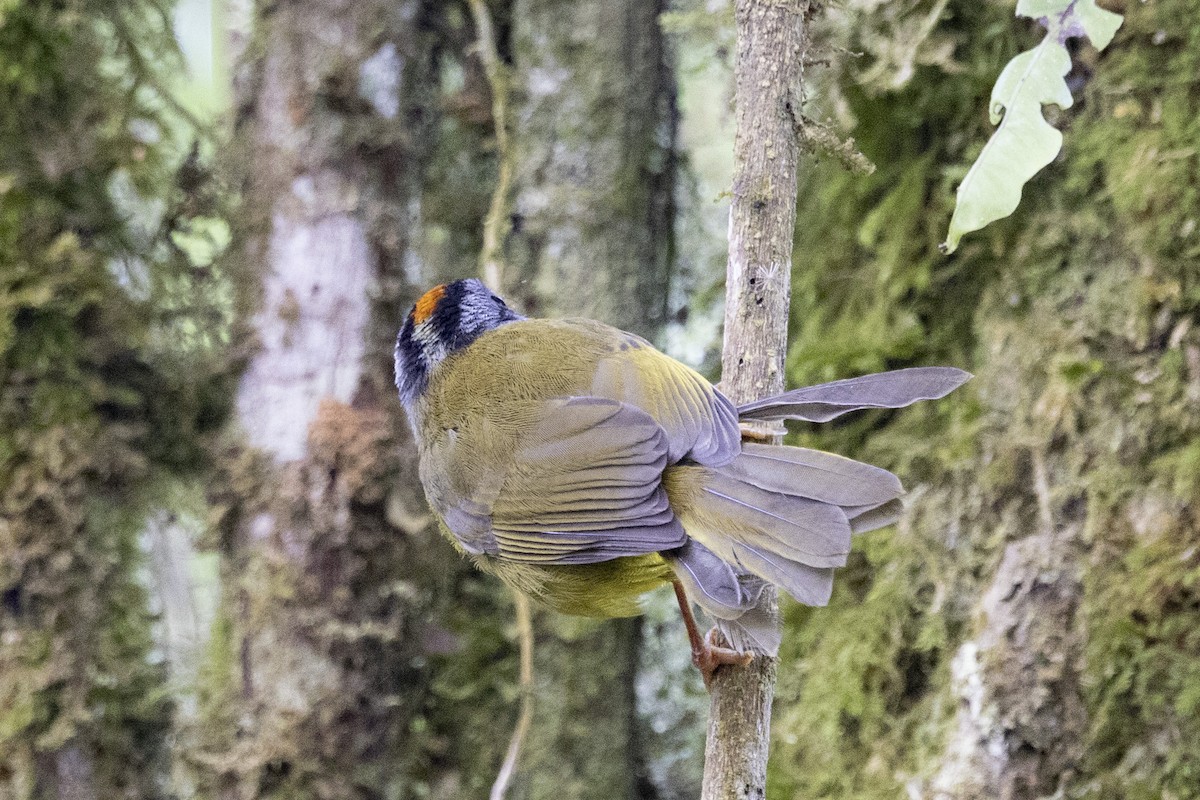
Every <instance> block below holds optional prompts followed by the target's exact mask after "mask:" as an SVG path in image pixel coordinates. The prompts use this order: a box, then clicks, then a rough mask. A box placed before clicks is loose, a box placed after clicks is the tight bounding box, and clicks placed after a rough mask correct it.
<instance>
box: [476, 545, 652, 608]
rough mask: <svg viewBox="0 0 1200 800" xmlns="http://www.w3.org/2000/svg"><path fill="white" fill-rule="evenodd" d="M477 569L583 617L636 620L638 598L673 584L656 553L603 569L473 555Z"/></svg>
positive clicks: (616, 561)
mask: <svg viewBox="0 0 1200 800" xmlns="http://www.w3.org/2000/svg"><path fill="white" fill-rule="evenodd" d="M472 560H473V561H474V562H475V565H476V566H477V567H479V568H480V569H482V570H483V571H485V572H490V573H492V574H493V575H495V576H497V577H498V578H500V579H501V580H502V581H504V582H505V583H507V584H508V585H509V586H512V587H513V588H515V589H516V590H517V591H520V592H524V593H525V594H527V595H529V596H530V597H532V598H533V599H534V600H537V601H539V602H541V603H543V604H545V605H547V606H549V607H550V608H553V609H554V610H556V611H561V612H562V613H564V614H575V615H577V616H581V617H633V616H637V615H638V614H640V613H642V608H641V606H640V604H639V603H638V597H640V596H641V595H643V594H645V593H646V592H649V591H651V590H652V589H657V588H658V587H659V586H662V585H664V584H667V583H670V582H671V581H672V580H673V579H674V573H672V572H671V568H670V567H669V566H668V565H667V562H666V561H664V560H663V559H662V557H661V556H660V555H658V554H657V553H650V554H649V555H644V556H630V557H628V558H616V559H613V560H612V561H602V562H600V563H598V564H578V565H563V566H544V567H542V566H534V565H530V564H517V563H513V562H511V561H502V560H500V559H496V558H490V557H488V556H473V557H472Z"/></svg>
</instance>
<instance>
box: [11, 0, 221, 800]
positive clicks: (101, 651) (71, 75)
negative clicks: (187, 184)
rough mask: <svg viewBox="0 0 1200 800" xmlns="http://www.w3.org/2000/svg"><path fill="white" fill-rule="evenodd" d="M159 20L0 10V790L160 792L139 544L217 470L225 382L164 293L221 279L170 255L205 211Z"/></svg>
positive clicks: (162, 702) (163, 744) (92, 796)
mask: <svg viewBox="0 0 1200 800" xmlns="http://www.w3.org/2000/svg"><path fill="white" fill-rule="evenodd" d="M160 11H161V9H160V8H159V7H158V5H157V4H155V3H150V2H130V3H122V4H112V3H101V2H78V3H70V4H53V3H17V4H6V5H5V7H4V8H3V10H2V11H0V108H2V109H3V111H2V112H0V798H3V799H4V800H60V799H61V800H103V799H105V798H129V799H130V800H154V799H155V798H163V797H166V796H167V793H166V791H165V789H164V783H165V776H166V772H167V766H168V765H167V755H168V748H167V741H168V738H169V734H170V722H171V713H172V706H171V701H170V699H169V694H168V691H167V685H168V674H167V668H166V665H165V664H164V663H163V660H162V658H161V653H158V652H156V650H155V648H154V639H153V636H152V632H153V626H154V624H155V620H154V617H153V614H152V611H151V608H150V606H149V603H148V598H147V594H146V591H145V587H144V585H143V581H142V577H143V570H144V567H145V559H144V553H143V551H142V541H141V534H142V530H143V523H144V521H145V517H146V514H147V513H148V512H149V510H150V509H151V508H152V507H153V506H154V504H155V502H156V501H157V500H160V499H161V489H162V486H163V485H164V484H166V483H169V482H170V481H171V480H173V479H174V478H175V477H177V476H179V475H181V474H186V473H188V472H189V471H191V470H194V469H196V468H197V465H199V464H202V463H203V452H202V449H201V447H200V444H199V436H198V435H199V434H200V433H202V432H203V429H204V428H205V425H206V422H205V420H208V421H212V420H220V419H221V418H223V416H224V413H225V411H226V410H227V408H228V406H227V403H225V402H223V400H222V399H221V398H220V395H221V394H222V392H223V391H224V390H226V389H227V388H228V387H227V385H225V383H223V382H222V381H221V380H220V379H219V377H214V376H212V375H210V374H208V372H207V369H208V367H209V366H211V364H210V363H209V362H208V361H207V360H206V358H205V357H204V355H202V354H200V353H198V352H197V350H196V349H195V347H194V346H195V344H196V342H195V341H194V340H193V341H185V339H184V338H182V337H180V336H179V329H178V327H177V324H178V323H180V322H181V321H183V322H186V323H187V324H188V325H191V326H193V330H195V326H196V324H197V323H198V322H199V321H201V320H205V319H207V317H205V316H203V315H199V316H196V315H194V313H193V312H195V311H196V309H195V307H194V306H193V304H191V303H189V302H188V298H185V297H181V296H179V295H174V296H170V297H165V296H164V295H166V294H169V293H170V290H168V291H166V292H164V287H171V290H175V291H178V292H180V293H181V294H185V295H186V294H189V293H190V292H192V291H195V292H196V293H197V295H201V296H202V295H204V294H205V293H206V292H208V291H209V290H210V289H213V288H214V287H213V282H209V281H206V280H205V279H203V278H201V277H198V274H197V271H195V270H193V269H192V266H193V265H192V264H191V263H189V262H187V261H186V260H185V259H183V258H181V257H180V254H179V253H178V252H177V251H176V250H175V249H173V248H172V245H171V241H172V240H171V236H172V235H173V234H175V233H178V232H179V228H177V227H176V226H177V225H178V226H180V227H182V228H186V227H187V223H188V221H189V211H190V212H191V213H195V212H201V213H204V212H207V211H209V209H207V208H206V207H205V203H204V201H203V200H202V199H197V200H195V202H193V203H192V204H191V205H188V206H187V208H184V207H183V204H181V203H180V200H179V198H178V195H177V194H176V193H175V192H173V189H174V188H176V186H177V183H176V180H175V179H176V177H177V175H176V174H175V172H174V170H175V168H176V167H177V166H178V160H177V156H178V154H177V153H176V152H174V151H173V149H172V147H173V145H172V144H171V143H169V142H167V141H166V140H167V139H169V138H170V137H169V135H168V131H171V130H172V129H173V126H175V125H178V124H179V123H180V119H179V118H178V117H177V116H176V112H177V111H178V108H177V107H176V106H173V105H172V103H171V101H170V98H169V97H167V96H165V95H164V94H163V93H162V90H161V87H162V85H163V83H162V77H163V76H162V75H161V74H160V73H159V72H158V70H159V69H162V68H164V67H168V66H169V67H177V65H178V62H177V61H176V60H174V57H175V55H176V53H175V51H174V50H173V42H172V38H171V31H170V29H169V24H164V23H166V22H167V20H165V19H164V17H163V16H162V15H161V14H160ZM164 71H165V69H164ZM174 129H175V130H178V129H177V128H174ZM166 300H172V301H175V305H174V307H173V315H172V314H168V313H165V312H164V306H165V305H166V303H165V302H164V301H166ZM201 304H203V301H201ZM206 310H208V309H206Z"/></svg>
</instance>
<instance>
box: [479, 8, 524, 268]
mask: <svg viewBox="0 0 1200 800" xmlns="http://www.w3.org/2000/svg"><path fill="white" fill-rule="evenodd" d="M469 2H470V5H471V16H472V18H473V19H474V20H475V30H476V33H477V37H478V38H477V47H478V49H479V59H480V60H481V61H482V62H483V69H484V72H486V73H487V79H488V85H489V87H490V88H491V91H492V124H493V127H494V128H495V130H496V162H497V167H498V169H497V176H496V188H495V189H494V190H493V191H492V202H491V204H490V205H489V206H488V213H487V218H486V219H485V220H484V223H483V248H482V249H481V250H480V252H479V265H480V269H481V270H482V272H483V280H484V283H486V284H487V285H488V286H489V287H491V288H492V289H493V290H495V291H499V290H500V289H501V288H502V286H503V281H504V257H503V255H502V247H503V245H504V237H505V236H506V235H507V234H508V208H507V206H508V194H509V191H510V190H511V186H512V174H513V158H512V148H511V147H510V145H509V139H508V89H509V83H508V70H507V68H506V67H505V65H504V62H502V61H501V60H500V52H499V50H498V49H497V48H496V36H495V33H494V29H493V26H492V14H491V12H490V11H489V10H488V7H487V3H486V2H485V0H469Z"/></svg>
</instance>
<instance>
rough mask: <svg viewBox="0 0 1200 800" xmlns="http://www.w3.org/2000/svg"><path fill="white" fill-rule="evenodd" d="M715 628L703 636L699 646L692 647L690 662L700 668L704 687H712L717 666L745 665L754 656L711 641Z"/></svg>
mask: <svg viewBox="0 0 1200 800" xmlns="http://www.w3.org/2000/svg"><path fill="white" fill-rule="evenodd" d="M716 632H717V629H716V628H713V629H712V630H710V631H709V632H708V635H707V636H705V637H704V642H703V644H702V645H701V647H699V648H693V649H692V663H693V664H695V665H696V669H698V670H700V675H701V677H703V678H704V687H705V688H706V689H711V688H712V678H713V675H714V674H716V671H717V668H718V667H720V666H721V665H723V664H737V665H739V666H743V667H744V666H746V665H747V664H749V663H750V661H751V660H752V659H753V658H754V655H753V654H752V653H739V652H738V651H736V650H733V649H731V648H728V647H721V646H719V645H717V644H714V643H713V640H714V635H715V634H716Z"/></svg>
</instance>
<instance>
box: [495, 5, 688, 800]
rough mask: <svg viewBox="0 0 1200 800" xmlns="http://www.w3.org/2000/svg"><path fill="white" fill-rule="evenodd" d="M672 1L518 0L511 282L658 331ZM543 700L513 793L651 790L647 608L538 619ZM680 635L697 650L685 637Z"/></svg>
mask: <svg viewBox="0 0 1200 800" xmlns="http://www.w3.org/2000/svg"><path fill="white" fill-rule="evenodd" d="M662 10H663V4H662V3H659V2H639V1H637V0H620V2H611V3H587V2H573V3H566V4H564V3H556V2H546V0H518V2H516V3H514V4H513V6H512V10H511V20H512V22H511V46H510V52H511V58H512V74H513V96H512V113H513V120H512V135H513V139H512V149H513V153H514V162H515V163H514V170H513V174H514V194H513V198H512V208H513V214H512V229H511V232H510V234H509V237H508V240H507V242H506V254H507V257H508V264H509V267H510V271H509V274H508V275H506V278H505V282H506V284H507V288H508V290H509V292H510V294H512V295H514V296H515V297H516V298H517V301H518V302H519V303H520V304H521V305H523V306H524V307H525V309H526V310H527V311H528V312H529V313H531V314H535V315H538V316H566V315H575V316H586V317H592V318H594V319H600V320H604V321H606V322H608V323H610V324H613V325H617V326H619V327H621V328H624V329H626V330H630V331H634V332H637V333H640V334H642V335H644V336H647V337H649V338H650V339H652V340H653V339H657V338H658V336H659V335H660V334H661V331H662V327H663V325H664V324H665V323H666V320H667V317H668V305H667V300H668V289H669V285H670V281H671V276H672V263H673V239H672V226H673V218H672V217H673V197H672V193H673V191H674V175H675V171H674V153H673V148H674V139H675V94H674V82H673V78H672V74H671V70H670V68H669V64H668V58H667V53H666V50H665V43H664V37H663V34H662V31H661V29H660V28H659V25H658V15H659V13H661V11H662ZM536 627H537V630H538V638H537V644H536V651H535V652H536V656H535V659H536V676H537V682H538V691H537V706H536V709H535V716H534V723H533V729H532V731H531V734H530V737H529V741H528V744H527V746H526V754H525V756H524V757H523V759H522V762H521V765H520V767H519V770H518V776H517V780H516V783H515V787H514V788H515V792H514V796H515V797H528V798H580V799H581V800H582V799H583V798H593V797H612V798H622V797H628V798H632V797H642V796H646V795H647V794H648V793H653V791H654V790H653V788H652V787H651V786H650V784H649V783H648V779H647V777H646V775H645V769H644V764H643V761H644V759H645V754H644V739H645V737H646V736H647V735H649V734H647V733H646V732H643V731H642V729H641V723H640V722H639V720H638V716H637V704H636V695H635V679H636V673H637V664H638V653H639V639H640V635H641V623H640V620H619V621H605V622H601V623H596V622H592V621H581V620H570V619H566V618H556V617H554V616H553V615H551V614H548V613H544V614H541V615H539V616H538V619H537V624H536ZM679 644H680V646H681V647H682V646H684V643H683V639H682V636H681V637H680V642H679Z"/></svg>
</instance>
